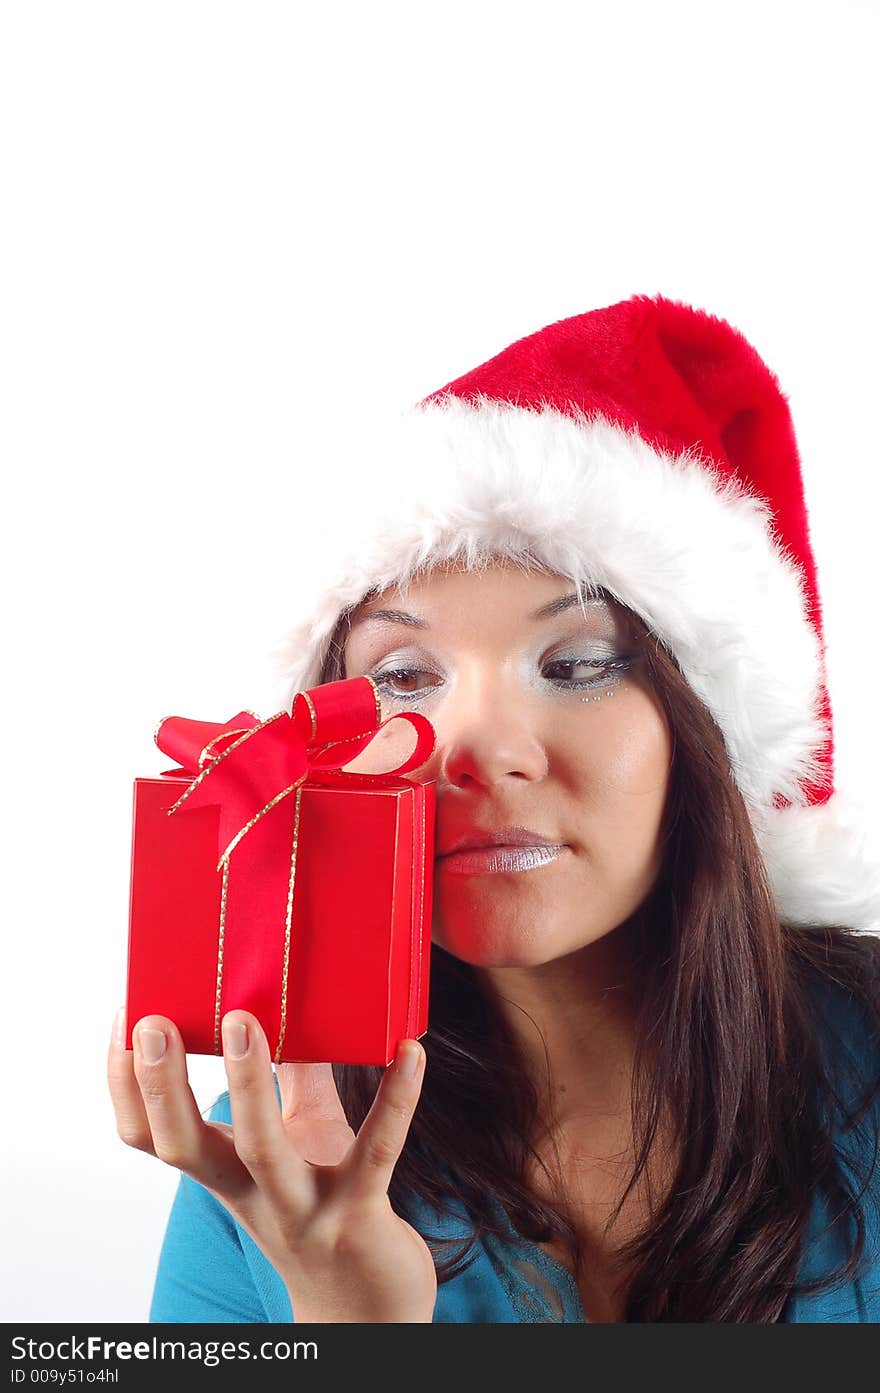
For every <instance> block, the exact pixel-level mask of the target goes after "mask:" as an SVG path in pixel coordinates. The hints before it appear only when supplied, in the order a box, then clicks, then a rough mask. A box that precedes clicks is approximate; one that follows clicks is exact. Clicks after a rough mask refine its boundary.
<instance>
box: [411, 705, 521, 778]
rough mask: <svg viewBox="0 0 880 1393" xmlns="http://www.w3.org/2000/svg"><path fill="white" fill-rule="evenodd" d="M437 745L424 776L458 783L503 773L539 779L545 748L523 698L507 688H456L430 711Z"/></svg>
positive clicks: (509, 776) (507, 776)
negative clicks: (457, 695)
mask: <svg viewBox="0 0 880 1393" xmlns="http://www.w3.org/2000/svg"><path fill="white" fill-rule="evenodd" d="M431 720H432V723H433V725H434V728H435V730H436V733H437V746H436V749H435V751H434V754H433V756H432V759H431V761H429V765H428V766H426V777H436V778H437V779H438V780H439V781H440V782H441V783H446V784H449V785H452V786H455V787H463V786H465V785H467V784H469V783H473V784H482V785H484V786H486V787H489V786H491V785H493V784H497V783H498V782H499V780H502V779H507V778H517V779H527V780H530V781H534V780H538V779H543V778H544V777H545V776H546V774H547V768H548V759H547V749H546V744H545V740H544V738H543V734H542V732H541V731H540V730H538V729H537V728H536V723H535V715H534V710H533V709H532V706H531V704H530V703H529V701H528V700H527V699H524V698H522V697H519V698H518V697H517V696H516V695H512V694H510V693H507V694H504V695H502V694H501V693H500V692H495V693H494V694H493V693H490V692H488V691H485V692H482V693H481V694H480V695H479V696H478V695H476V694H474V693H470V694H468V693H464V692H463V693H461V694H460V699H456V700H454V701H452V700H450V701H449V702H448V703H445V704H441V705H439V706H438V709H437V710H436V712H434V713H432V714H431Z"/></svg>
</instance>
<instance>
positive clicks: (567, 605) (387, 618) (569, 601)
mask: <svg viewBox="0 0 880 1393" xmlns="http://www.w3.org/2000/svg"><path fill="white" fill-rule="evenodd" d="M581 603H583V604H585V605H589V606H592V607H594V608H595V607H598V606H602V607H604V606H605V605H606V603H607V602H606V601H605V600H604V599H602V598H601V597H599V596H582V595H580V594H579V593H578V592H577V591H572V593H571V594H569V595H559V596H557V598H556V599H555V600H551V601H550V602H549V604H546V605H542V606H541V608H540V609H536V610H535V612H534V614H530V615H529V618H530V619H531V620H535V621H537V620H539V619H551V618H552V617H553V616H554V615H556V614H561V613H562V612H563V611H564V610H567V609H571V608H572V606H573V605H578V604H581ZM366 623H380V624H405V625H406V626H407V627H408V628H410V629H430V627H431V626H430V624H429V623H428V621H427V619H422V617H421V616H420V615H418V614H410V613H409V611H408V610H405V609H371V610H366V611H365V612H364V613H362V614H356V615H353V616H352V618H351V619H350V621H349V632H351V631H352V630H353V629H355V628H357V626H358V624H366Z"/></svg>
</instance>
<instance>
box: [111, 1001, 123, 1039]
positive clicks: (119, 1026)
mask: <svg viewBox="0 0 880 1393" xmlns="http://www.w3.org/2000/svg"><path fill="white" fill-rule="evenodd" d="M113 1043H114V1045H124V1044H125V1007H124V1006H120V1008H119V1010H118V1011H117V1012H116V1015H115V1016H114V1017H113Z"/></svg>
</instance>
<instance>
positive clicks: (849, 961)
mask: <svg viewBox="0 0 880 1393" xmlns="http://www.w3.org/2000/svg"><path fill="white" fill-rule="evenodd" d="M399 427H400V428H399V431H398V433H397V436H396V437H395V439H394V441H393V442H391V443H389V442H387V441H383V442H382V443H381V449H379V448H377V453H376V459H377V464H376V468H379V467H381V468H382V471H383V473H382V476H381V477H382V478H384V479H388V480H393V481H394V487H393V490H392V491H391V494H390V496H389V493H388V491H386V493H385V496H384V497H383V498H382V500H381V503H380V504H377V512H376V515H375V516H374V517H372V518H371V517H370V516H369V514H368V513H367V512H365V511H364V509H361V508H359V509H358V511H357V535H356V536H353V537H352V539H351V542H350V544H349V547H348V552H347V555H345V556H344V559H343V561H342V562H341V563H340V562H339V561H338V560H337V559H336V557H330V556H328V558H327V574H326V577H324V578H323V582H319V583H317V586H316V596H315V603H314V605H313V606H312V607H311V609H309V607H308V606H305V607H304V610H303V615H302V618H301V621H300V622H299V623H298V625H297V627H296V628H294V630H293V631H292V633H291V634H290V636H289V639H288V640H287V642H286V643H285V644H284V645H283V646H282V648H281V652H280V659H281V666H282V673H283V676H284V679H285V682H286V690H287V693H288V695H289V696H290V697H292V695H293V693H295V692H296V691H298V690H304V689H307V688H308V687H310V686H314V685H316V684H317V683H318V682H324V681H332V680H335V679H337V678H339V677H352V676H356V675H359V674H367V675H369V676H370V677H372V679H373V680H374V682H375V683H376V686H377V689H378V691H379V693H380V696H381V699H382V702H383V716H385V715H390V714H391V713H392V712H397V711H401V710H406V709H418V710H420V711H422V712H424V714H426V715H427V716H428V717H429V719H430V720H431V722H432V724H433V726H434V728H435V730H436V732H437V746H436V749H435V752H434V754H433V755H432V757H431V763H430V765H428V766H426V767H425V768H424V769H423V770H420V771H419V777H426V778H427V777H433V778H436V780H437V836H436V852H437V860H436V863H435V903H434V916H433V919H434V925H433V932H434V947H433V950H432V969H431V970H432V978H431V1012H430V1028H429V1030H428V1032H427V1035H426V1036H425V1037H424V1048H423V1047H422V1045H421V1044H420V1043H417V1042H403V1043H402V1045H401V1047H400V1049H399V1052H398V1057H397V1058H396V1060H395V1063H394V1064H393V1065H392V1066H390V1067H389V1069H388V1070H387V1071H384V1073H383V1071H381V1070H378V1069H367V1068H355V1067H343V1066H338V1065H334V1066H333V1067H332V1068H331V1066H329V1065H310V1066H306V1065H281V1066H279V1067H278V1070H277V1091H276V1084H275V1081H274V1080H273V1077H272V1071H271V1066H270V1063H269V1053H268V1048H267V1045H266V1041H265V1037H264V1035H263V1033H262V1031H261V1030H260V1027H259V1025H258V1024H257V1022H256V1020H255V1019H254V1017H252V1016H250V1015H248V1014H247V1013H245V1012H241V1011H233V1012H229V1013H228V1014H227V1016H226V1017H225V1018H224V1031H223V1040H224V1054H225V1060H226V1068H227V1074H228V1078H229V1091H228V1094H224V1095H223V1097H222V1098H221V1099H220V1100H219V1101H218V1103H217V1104H216V1105H215V1107H214V1108H213V1109H212V1110H211V1113H210V1120H209V1122H207V1123H206V1122H205V1121H204V1120H203V1119H202V1118H201V1116H200V1114H199V1112H198V1109H197V1106H196V1104H195V1102H194V1100H193V1097H192V1094H191V1093H190V1091H189V1089H188V1086H187V1083H186V1067H185V1059H184V1055H183V1050H182V1046H181V1042H180V1037H179V1034H178V1032H177V1031H176V1028H175V1026H174V1024H173V1022H170V1021H167V1020H165V1019H163V1018H158V1017H150V1018H147V1019H146V1020H145V1021H143V1022H141V1023H140V1024H139V1027H138V1030H137V1031H136V1032H135V1035H136V1036H137V1037H138V1041H139V1043H136V1046H135V1050H134V1053H133V1055H132V1054H131V1053H126V1051H125V1050H124V1049H122V1048H121V1047H120V1045H119V1044H118V1043H113V1044H112V1045H111V1051H110V1062H109V1076H110V1085H111V1091H112V1094H113V1099H114V1104H115V1107H116V1112H117V1119H118V1127H119V1132H120V1135H121V1136H122V1137H123V1139H124V1140H125V1141H127V1142H128V1143H129V1144H130V1145H133V1146H136V1147H138V1148H140V1149H142V1150H146V1151H148V1152H153V1153H155V1154H156V1155H158V1156H159V1157H160V1158H162V1159H164V1160H165V1161H166V1162H168V1163H170V1164H172V1165H175V1166H177V1167H179V1168H180V1170H181V1171H182V1172H183V1175H182V1177H181V1183H180V1187H179V1190H178V1194H177V1198H176V1200H175V1204H174V1208H173V1211H172V1215H171V1218H170V1221H169V1226H168V1231H167V1234H166V1239H165V1244H164V1247H163V1252H162V1257H161V1260H160V1266H159V1273H158V1278H157V1282H156V1289H155V1293H154V1299H153V1308H152V1312H151V1319H153V1320H158V1321H165V1320H192V1321H205V1320H239V1321H265V1320H290V1319H291V1318H292V1317H293V1318H295V1319H296V1320H297V1321H431V1320H434V1321H471V1322H474V1321H492V1322H495V1321H535V1320H539V1321H540V1320H543V1321H602V1322H604V1321H636V1322H640V1321H667V1322H669V1321H680V1322H682V1321H690V1322H693V1321H710V1322H712V1321H714V1322H721V1321H723V1322H734V1321H735V1322H771V1321H789V1322H796V1321H877V1320H880V1223H878V1208H880V1173H878V1169H877V1162H876V1150H877V1143H878V1135H877V1133H878V1121H880V1106H878V1095H880V1049H878V1026H880V944H878V940H877V938H876V937H875V936H874V934H873V933H871V932H868V933H866V932H865V930H876V928H877V927H878V924H880V875H878V866H880V856H878V853H877V852H876V850H874V849H872V848H869V847H868V846H867V843H866V839H865V834H864V831H863V830H862V829H860V828H859V826H858V824H857V823H856V821H855V820H854V814H853V812H852V810H848V809H847V808H846V806H845V803H844V800H843V799H842V797H841V795H840V794H839V793H837V792H835V790H834V774H833V737H832V722H831V709H830V702H829V696H828V690H827V685H826V678H825V669H824V643H823V634H822V618H821V607H820V602H819V593H818V586H817V578H816V570H815V563H814V558H813V555H812V551H811V546H810V540H809V532H808V523H807V514H806V509H805V505H804V498H803V488H802V482H801V475H800V464H799V459H798V453H797V447H796V443H795V438H794V433H793V429H792V425H791V420H790V415H789V412H788V407H787V403H786V401H785V398H784V396H783V395H782V393H781V391H780V389H779V385H778V383H777V381H776V379H775V377H774V376H773V374H772V373H771V372H770V371H769V370H768V368H767V367H766V366H765V365H764V363H763V362H762V361H761V359H760V358H759V357H758V355H757V353H756V352H755V350H754V349H753V348H752V347H751V346H750V345H749V344H748V343H747V342H746V340H745V339H744V338H743V337H742V335H740V334H739V333H738V332H737V331H736V330H734V329H733V328H731V326H730V325H728V324H726V323H724V322H723V321H722V320H719V319H717V318H714V317H713V316H711V315H708V314H706V313H704V312H701V311H697V310H694V309H692V308H691V307H689V306H687V305H682V304H677V303H674V302H672V301H669V300H667V299H664V298H663V297H656V298H653V299H652V298H649V297H644V296H636V297H634V298H632V299H631V300H628V301H625V302H623V303H621V304H619V305H614V306H611V307H610V308H608V309H604V310H597V311H593V312H591V313H588V314H584V315H579V316H576V317H574V318H572V319H569V320H563V321H561V322H559V323H556V324H551V325H549V326H547V327H546V328H545V329H542V330H540V331H539V332H538V333H536V334H533V335H531V336H530V337H528V338H526V339H523V340H520V341H518V342H517V343H515V344H513V345H511V346H510V347H509V348H507V349H505V350H504V351H503V352H502V353H500V354H498V355H497V356H496V357H494V358H493V359H491V360H490V361H489V362H487V363H485V364H483V365H482V366H481V367H479V368H477V369H476V370H475V371H473V372H471V373H469V374H467V375H466V376H465V377H462V378H459V379H457V380H456V381H455V382H453V383H450V384H449V385H448V386H447V387H446V388H444V389H443V390H442V391H441V392H439V393H435V394H433V395H432V396H431V397H429V398H427V399H426V400H425V401H424V402H422V403H420V404H419V406H418V407H417V408H416V410H415V411H414V412H412V413H410V414H409V415H408V416H407V418H405V420H403V421H402V422H400V423H399ZM366 470H367V473H368V475H370V474H371V475H372V477H376V474H375V470H371V461H370V460H367V461H366ZM365 506H366V504H365ZM340 548H341V550H343V552H344V550H345V546H344V543H340ZM397 724H399V723H395V726H392V727H389V731H391V730H394V729H395V727H396V726H397ZM400 724H402V723H400ZM367 754H369V752H367ZM366 759H367V755H365V756H363V757H362V759H361V761H360V762H359V763H356V764H355V765H353V766H351V767H354V768H356V767H365V763H364V761H366ZM426 1054H427V1069H425V1064H426ZM279 1103H280V1107H279Z"/></svg>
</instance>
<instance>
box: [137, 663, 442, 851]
mask: <svg viewBox="0 0 880 1393" xmlns="http://www.w3.org/2000/svg"><path fill="white" fill-rule="evenodd" d="M397 720H404V721H409V723H410V725H412V726H413V727H414V728H415V731H416V736H417V738H416V744H415V748H414V750H413V752H412V754H411V755H410V756H409V757H408V758H407V759H405V760H404V761H403V763H402V764H398V765H397V766H396V767H395V768H393V769H386V770H384V771H383V773H381V774H360V775H358V777H359V778H368V779H372V780H376V781H377V782H378V781H381V780H382V779H390V778H391V777H397V776H399V775H400V774H407V773H409V771H410V770H412V769H417V768H419V766H420V765H422V764H424V763H425V761H426V760H427V759H428V757H429V756H430V754H431V753H432V751H433V749H434V742H435V732H434V727H433V726H432V725H431V723H430V721H428V720H427V719H426V718H425V717H424V716H421V715H419V714H418V713H417V712H415V711H401V712H398V713H397V714H395V715H393V716H389V717H388V719H387V720H385V721H383V720H382V711H381V706H380V702H379V693H378V691H377V689H376V685H375V683H374V682H373V680H372V678H370V677H349V678H345V679H343V680H341V681H339V682H327V683H325V684H324V685H323V686H320V687H312V688H311V689H310V690H309V691H307V692H297V694H296V696H295V697H294V699H293V705H292V708H291V711H290V712H289V713H288V712H287V711H279V712H278V713H277V714H276V715H274V716H270V717H269V719H268V720H267V721H260V720H259V718H258V717H257V716H255V715H253V713H252V712H250V711H240V712H239V713H238V715H237V716H233V718H232V719H231V720H230V721H226V722H223V723H219V724H218V723H216V722H210V721H195V720H189V719H188V718H186V717H183V716H168V717H166V718H165V720H163V721H160V723H159V725H158V726H157V728H156V733H155V740H156V744H157V745H158V746H159V749H160V750H162V751H163V753H164V754H167V755H169V756H170V757H171V758H172V759H176V760H177V762H178V764H179V765H180V766H181V767H182V768H184V769H185V770H187V771H188V772H193V773H195V774H196V777H195V778H194V779H193V782H192V783H191V784H190V785H189V787H188V788H187V790H186V792H185V793H184V794H183V795H182V796H181V797H180V798H178V800H177V802H176V803H175V804H174V806H173V808H169V809H168V813H169V816H170V815H171V814H172V813H176V812H177V810H178V809H179V808H181V807H183V805H184V804H186V805H187V807H189V808H190V809H192V808H204V807H209V806H216V805H218V804H219V807H220V821H219V828H218V846H219V847H221V848H222V851H221V853H220V859H219V861H218V863H217V869H218V871H219V870H220V868H221V867H222V866H223V865H224V863H226V862H228V861H229V857H230V856H231V854H232V852H233V850H234V848H235V847H236V846H237V845H238V843H239V842H240V841H241V839H242V837H244V836H245V835H246V834H247V833H248V832H249V831H250V829H251V828H252V827H253V826H254V824H255V823H256V822H257V821H258V820H259V819H260V818H261V817H263V815H264V814H265V813H267V812H269V810H270V809H271V808H274V807H275V805H276V803H279V802H280V801H281V799H282V798H286V797H287V796H288V795H289V794H291V793H293V792H294V791H295V790H296V789H297V788H299V787H300V785H301V784H303V783H305V781H306V779H308V778H310V777H314V776H315V775H319V774H324V773H341V771H342V766H343V765H345V764H349V763H350V762H351V760H353V759H354V758H355V757H356V756H357V755H359V754H360V753H361V751H362V750H365V749H366V747H367V746H368V745H369V744H370V742H371V741H372V740H374V739H375V737H376V736H377V735H378V734H379V731H381V730H384V729H385V727H386V726H387V725H390V723H391V722H392V721H397ZM342 777H343V778H344V777H346V776H345V775H344V774H343V775H342Z"/></svg>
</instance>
